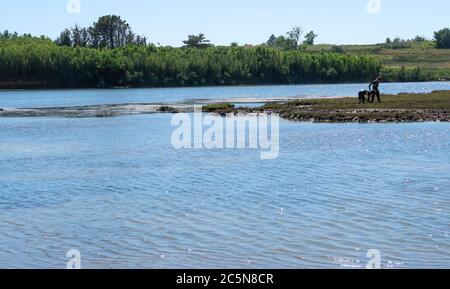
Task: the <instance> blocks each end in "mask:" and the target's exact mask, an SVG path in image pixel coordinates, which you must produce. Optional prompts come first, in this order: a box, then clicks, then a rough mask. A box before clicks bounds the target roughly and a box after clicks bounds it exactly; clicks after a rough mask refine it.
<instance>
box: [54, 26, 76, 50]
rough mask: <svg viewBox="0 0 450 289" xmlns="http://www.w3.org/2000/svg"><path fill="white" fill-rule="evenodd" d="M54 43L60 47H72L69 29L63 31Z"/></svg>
mask: <svg viewBox="0 0 450 289" xmlns="http://www.w3.org/2000/svg"><path fill="white" fill-rule="evenodd" d="M56 43H57V44H58V45H60V46H72V32H70V30H69V29H65V30H64V31H63V32H61V35H60V36H59V37H58V38H57V39H56Z"/></svg>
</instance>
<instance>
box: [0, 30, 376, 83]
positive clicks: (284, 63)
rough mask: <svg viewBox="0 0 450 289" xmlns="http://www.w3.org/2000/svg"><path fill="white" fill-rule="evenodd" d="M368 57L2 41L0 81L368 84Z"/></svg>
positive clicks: (372, 64)
mask: <svg viewBox="0 0 450 289" xmlns="http://www.w3.org/2000/svg"><path fill="white" fill-rule="evenodd" d="M380 67H381V65H380V63H379V61H378V60H377V59H375V58H374V57H371V56H350V55H345V54H337V53H330V52H321V53H314V54H311V53H306V52H304V51H300V50H290V51H282V50H278V49H274V48H270V47H263V46H257V47H243V46H237V47H232V46H230V47H206V48H204V49H197V48H172V47H156V46H154V45H146V46H142V45H127V46H122V47H118V48H115V49H96V48H90V47H69V46H59V45H57V44H55V43H54V42H53V41H51V40H50V39H45V38H34V37H18V38H12V39H8V40H2V41H0V82H1V81H3V82H4V81H17V80H20V81H22V82H27V81H28V82H30V83H31V82H33V83H39V85H41V86H46V87H97V86H101V87H113V86H132V87H159V86H197V85H240V84H276V83H286V84H289V83H304V82H344V81H367V80H369V79H370V78H372V77H373V76H375V75H377V74H378V73H379V71H380Z"/></svg>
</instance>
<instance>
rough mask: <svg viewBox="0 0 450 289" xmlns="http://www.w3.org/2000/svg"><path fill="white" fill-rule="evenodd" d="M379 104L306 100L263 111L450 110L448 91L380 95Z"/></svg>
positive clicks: (350, 98)
mask: <svg viewBox="0 0 450 289" xmlns="http://www.w3.org/2000/svg"><path fill="white" fill-rule="evenodd" d="M381 97H382V99H381V100H382V102H381V103H366V104H358V100H357V99H356V98H354V97H353V98H352V97H345V98H332V99H308V100H298V101H290V102H286V103H282V104H280V103H278V104H277V103H270V104H267V105H265V106H264V108H265V109H276V108H280V107H298V106H310V107H313V108H315V109H360V108H372V109H373V108H378V109H446V110H450V91H448V90H447V91H434V92H432V93H427V94H414V93H401V94H397V95H382V96H381Z"/></svg>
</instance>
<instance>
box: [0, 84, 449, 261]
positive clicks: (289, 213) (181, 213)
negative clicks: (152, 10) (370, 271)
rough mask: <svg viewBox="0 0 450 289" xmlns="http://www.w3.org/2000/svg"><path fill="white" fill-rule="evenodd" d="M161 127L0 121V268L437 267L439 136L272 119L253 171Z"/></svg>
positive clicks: (444, 192)
mask: <svg viewBox="0 0 450 289" xmlns="http://www.w3.org/2000/svg"><path fill="white" fill-rule="evenodd" d="M221 89H222V90H227V88H221ZM274 89H293V88H289V87H286V88H274ZM208 90H211V89H205V91H208ZM219 90H220V89H219ZM193 91H196V90H193ZM230 91H232V89H231V88H230ZM54 93H55V94H57V93H62V92H54ZM67 93H68V95H70V93H69V92H67ZM76 93H78V92H75V94H76ZM92 93H94V94H96V93H97V92H95V91H93V92H92ZM101 93H105V92H101ZM115 93H118V94H119V93H120V92H115ZM133 93H137V92H136V91H135V92H133ZM29 94H33V93H25V95H29ZM168 94H169V93H168ZM174 94H175V93H174ZM17 95H20V93H17ZM34 95H36V97H35V99H36V104H43V103H42V102H39V101H44V102H45V101H46V100H45V99H46V98H45V97H44V98H43V99H44V100H42V99H41V96H42V95H45V93H42V94H41V93H35V94H34ZM191 96H192V95H191ZM27 97H28V96H20V97H18V100H17V102H16V103H20V101H25V99H27ZM86 97H87V96H86ZM182 97H188V96H179V98H182ZM20 99H22V100H20ZM115 99H117V101H119V99H120V97H119V96H118V95H116V98H115ZM74 100H75V97H73V98H70V97H69V98H68V99H67V101H68V102H71V101H74ZM97 100H98V99H97ZM47 101H48V99H47ZM65 101H66V100H61V103H65ZM120 101H122V100H120ZM2 102H3V104H4V103H5V102H6V98H5V97H4V96H3V97H2ZM53 104H54V103H53ZM28 105H29V104H28ZM170 117H171V116H170V115H144V116H127V117H119V118H112V119H96V118H92V119H62V118H55V119H52V118H35V119H33V118H14V119H5V118H4V119H0V232H1V235H0V267H8V268H9V267H14V268H15V267H17V268H22V267H33V268H34V267H37V268H65V264H66V262H67V260H68V259H67V258H66V256H65V255H66V252H67V251H68V250H70V249H72V248H74V249H78V250H80V251H81V254H82V266H83V267H84V268H142V267H145V268H180V267H181V268H185V267H187V268H198V267H202V268H229V267H238V268H303V267H313V268H342V267H351V268H352V267H362V266H364V265H365V264H366V262H367V261H368V258H367V257H366V253H367V250H369V249H378V250H380V251H381V258H382V264H383V267H388V268H390V267H394V268H416V267H427V268H448V267H450V245H449V244H450V238H449V234H450V225H449V224H450V212H449V208H450V206H449V205H450V178H449V171H450V134H449V131H450V124H445V123H423V124H389V125H388V124H364V125H363V124H346V125H343V124H310V123H292V122H287V121H282V122H281V128H280V137H281V143H280V156H279V158H278V159H276V160H271V161H261V160H260V158H259V157H260V155H259V153H260V151H258V150H175V149H173V148H172V146H171V143H170V135H171V133H172V131H173V129H174V128H173V127H171V126H170Z"/></svg>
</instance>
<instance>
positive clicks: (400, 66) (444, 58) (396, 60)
mask: <svg viewBox="0 0 450 289" xmlns="http://www.w3.org/2000/svg"><path fill="white" fill-rule="evenodd" d="M306 51H309V52H320V51H337V52H339V51H341V52H342V53H346V54H350V55H362V54H369V55H372V56H375V57H377V58H378V59H379V60H380V61H381V63H382V65H383V71H382V72H383V74H384V75H385V76H387V78H388V80H389V77H390V76H391V75H393V74H395V75H396V76H398V74H400V73H402V71H403V73H405V77H407V75H406V74H408V73H419V74H421V77H420V78H423V79H424V80H440V79H447V80H448V79H450V49H436V48H435V47H434V43H433V42H431V41H424V42H419V43H415V42H411V43H408V47H405V48H396V49H394V48H389V47H387V46H386V45H385V44H374V45H341V46H336V45H326V44H325V45H323V44H321V45H313V46H308V47H307V48H306ZM405 80H408V79H405Z"/></svg>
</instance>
